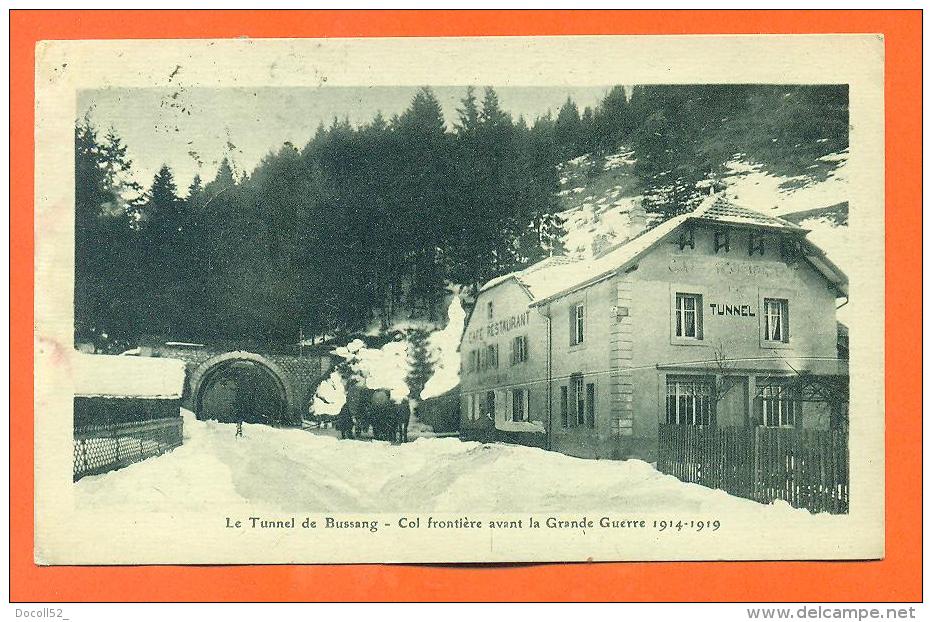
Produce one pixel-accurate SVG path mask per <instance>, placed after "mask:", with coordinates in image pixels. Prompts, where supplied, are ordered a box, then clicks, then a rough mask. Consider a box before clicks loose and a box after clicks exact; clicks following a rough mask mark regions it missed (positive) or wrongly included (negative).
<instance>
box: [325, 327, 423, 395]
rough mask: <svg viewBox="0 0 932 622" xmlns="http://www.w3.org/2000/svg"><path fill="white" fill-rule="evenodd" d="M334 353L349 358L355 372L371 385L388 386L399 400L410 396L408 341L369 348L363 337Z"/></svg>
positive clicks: (369, 386)
mask: <svg viewBox="0 0 932 622" xmlns="http://www.w3.org/2000/svg"><path fill="white" fill-rule="evenodd" d="M333 352H334V354H336V355H337V356H340V357H343V358H344V359H346V362H347V363H348V364H349V366H350V369H352V370H353V374H354V375H355V376H356V377H357V378H359V379H363V380H365V383H366V386H367V387H368V388H370V389H388V390H389V392H390V393H391V397H392V399H393V400H395V401H396V402H397V401H400V400H402V399H404V398H406V397H408V393H409V390H408V382H407V377H408V372H409V370H410V365H409V363H408V342H407V341H390V342H389V343H386V344H385V345H384V346H382V347H381V348H369V347H367V346H366V344H365V342H364V341H362V339H354V340H353V341H351V342H349V343H348V344H346V345H345V346H342V347H339V348H336V349H335V350H334V351H333Z"/></svg>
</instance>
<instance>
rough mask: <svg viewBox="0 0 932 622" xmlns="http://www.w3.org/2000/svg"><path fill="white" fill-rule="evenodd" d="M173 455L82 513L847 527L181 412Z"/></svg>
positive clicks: (482, 455)
mask: <svg viewBox="0 0 932 622" xmlns="http://www.w3.org/2000/svg"><path fill="white" fill-rule="evenodd" d="M183 416H184V418H185V419H184V429H185V435H186V436H185V441H184V444H183V445H182V446H181V447H179V448H177V449H175V450H174V451H172V452H170V453H168V454H166V455H164V456H161V457H158V458H152V459H149V460H145V461H143V462H140V463H137V464H133V465H130V466H128V467H126V468H124V469H120V470H118V471H114V472H111V473H107V474H104V475H97V476H88V477H85V478H83V479H81V480H80V481H79V482H77V483H76V484H75V485H74V490H75V494H76V499H75V501H76V503H77V505H78V506H79V507H85V508H94V509H99V510H113V511H120V512H126V511H130V510H135V509H139V510H143V511H150V512H166V513H180V512H184V511H195V512H199V511H202V510H203V508H204V507H222V508H224V510H225V511H234V510H236V509H237V508H241V509H243V510H244V511H245V510H251V511H259V510H263V511H269V512H272V511H279V512H289V511H294V512H310V511H313V512H371V511H375V512H393V511H405V512H424V511H437V512H473V513H477V512H522V511H529V512H566V513H578V512H593V511H600V512H612V511H616V512H623V513H625V514H626V515H648V514H654V515H661V514H662V515H664V516H667V517H669V516H686V515H702V516H705V517H727V518H728V520H729V521H730V522H737V521H744V520H747V521H759V522H760V524H765V525H767V524H779V525H780V528H781V530H783V533H792V531H787V530H790V529H792V528H793V527H794V526H795V527H796V528H799V529H808V528H811V527H814V526H828V527H832V526H833V525H834V522H833V521H840V520H845V517H839V516H829V515H816V516H813V515H810V514H809V513H808V512H807V511H805V510H797V509H794V508H791V507H790V506H788V505H786V504H785V503H779V504H775V505H771V506H766V505H761V504H758V503H755V502H752V501H748V500H745V499H740V498H737V497H732V496H729V495H727V494H725V493H724V492H722V491H720V490H710V489H708V488H704V487H702V486H698V485H695V484H684V483H682V482H680V481H679V480H677V479H675V478H673V477H671V476H668V475H664V474H662V473H659V472H658V471H656V470H655V469H654V468H653V467H651V466H650V465H649V464H647V463H646V462H642V461H639V460H627V461H613V460H582V459H578V458H571V457H569V456H564V455H562V454H558V453H554V452H547V451H544V450H541V449H535V448H531V447H523V446H511V445H482V444H480V443H474V442H461V441H459V440H458V439H455V438H429V439H426V438H421V439H417V440H416V441H414V442H411V443H405V444H403V445H390V444H388V443H384V442H363V441H338V440H336V439H335V438H332V437H329V436H321V435H315V434H312V433H309V432H306V431H303V430H299V429H281V428H272V427H269V426H264V425H253V424H248V423H246V424H244V425H243V437H242V438H236V425H235V424H223V423H217V422H211V421H198V420H196V419H195V418H194V417H193V415H191V413H189V412H187V411H183Z"/></svg>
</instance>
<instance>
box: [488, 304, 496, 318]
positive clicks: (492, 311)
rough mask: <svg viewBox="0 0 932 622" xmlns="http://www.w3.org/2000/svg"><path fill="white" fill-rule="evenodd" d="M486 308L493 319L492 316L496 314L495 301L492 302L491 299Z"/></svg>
mask: <svg viewBox="0 0 932 622" xmlns="http://www.w3.org/2000/svg"><path fill="white" fill-rule="evenodd" d="M486 309H487V310H488V312H489V319H490V320H491V319H492V316H493V315H495V306H494V305H493V303H492V301H491V300H490V301H489V303H488V304H487V305H486Z"/></svg>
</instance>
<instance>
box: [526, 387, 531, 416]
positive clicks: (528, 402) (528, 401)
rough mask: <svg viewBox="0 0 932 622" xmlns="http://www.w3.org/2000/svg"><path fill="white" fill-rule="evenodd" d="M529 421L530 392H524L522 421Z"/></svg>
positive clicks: (527, 390) (528, 390)
mask: <svg viewBox="0 0 932 622" xmlns="http://www.w3.org/2000/svg"><path fill="white" fill-rule="evenodd" d="M530 419H531V390H530V389H525V390H524V420H525V421H530Z"/></svg>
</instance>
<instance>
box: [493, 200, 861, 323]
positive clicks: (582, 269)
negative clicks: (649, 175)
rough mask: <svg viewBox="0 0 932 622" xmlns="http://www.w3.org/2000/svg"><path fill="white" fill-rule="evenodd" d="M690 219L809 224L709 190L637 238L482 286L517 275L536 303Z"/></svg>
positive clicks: (639, 251)
mask: <svg viewBox="0 0 932 622" xmlns="http://www.w3.org/2000/svg"><path fill="white" fill-rule="evenodd" d="M687 220H702V221H714V222H722V223H728V224H738V225H749V226H755V227H766V228H769V229H784V230H787V231H792V232H796V233H801V234H805V233H806V230H805V229H803V228H802V227H800V226H798V225H796V224H794V223H792V222H790V221H788V220H784V219H782V218H777V217H775V216H768V215H766V214H761V213H760V212H757V211H755V210H752V209H749V208H747V207H744V206H741V205H736V204H734V203H733V202H730V201H728V200H727V199H726V198H725V197H724V196H722V195H710V196H709V197H708V198H707V199H706V200H705V201H703V202H702V203H701V204H700V205H699V207H698V208H696V210H694V211H692V212H689V213H686V214H680V215H679V216H675V217H673V218H671V219H669V220H667V221H664V222H663V223H661V224H659V225H657V226H656V227H653V228H651V229H647V230H646V231H644V232H642V233H641V234H639V235H637V236H635V237H633V238H630V239H628V240H626V241H624V242H622V243H620V244H617V245H615V246H612V247H609V248H608V249H607V250H606V251H605V252H603V253H602V254H601V255H599V256H597V257H595V258H592V259H588V260H579V261H573V260H571V259H568V258H565V257H551V258H548V259H545V260H544V261H542V262H539V263H537V264H534V265H533V266H529V267H528V268H525V269H524V270H521V271H518V272H512V273H510V274H506V275H504V276H500V277H497V278H495V279H492V280H491V281H489V282H488V283H486V284H485V285H484V286H483V287H482V288H481V289H480V290H479V291H480V292H482V291H485V290H487V289H489V288H491V287H493V286H495V285H497V284H499V283H501V282H503V281H506V280H508V279H510V278H513V279H515V280H516V281H518V282H519V283H520V284H521V285H523V286H524V288H525V290H527V292H528V295H529V296H530V297H531V299H532V300H533V303H532V304H534V305H539V304H541V303H543V302H546V301H549V300H551V299H553V298H556V297H558V296H559V295H562V294H568V293H570V292H572V291H575V290H577V289H580V288H582V287H585V286H587V285H591V284H592V283H596V282H598V281H600V280H602V279H604V278H607V277H609V276H611V275H612V274H614V273H615V272H616V271H617V270H618V269H620V268H621V267H622V266H624V265H625V264H627V263H630V262H632V261H634V260H636V259H637V258H638V257H640V256H641V255H643V254H644V253H645V252H647V251H648V250H649V249H650V248H651V247H653V246H654V245H655V244H657V243H658V242H660V241H661V240H662V239H663V238H665V237H666V236H667V235H669V234H670V233H672V232H673V231H674V230H676V229H677V228H678V227H679V226H680V225H682V224H683V223H685V222H686V221H687ZM810 247H811V249H812V251H813V252H812V254H807V255H806V258H807V260H809V261H810V262H812V263H813V265H814V266H815V267H816V269H817V270H819V272H821V273H822V274H823V275H824V276H825V277H826V278H827V279H829V280H830V281H831V282H833V283H835V284H836V285H838V286H839V289H840V290H841V291H842V292H843V293H844V292H846V291H847V289H846V286H847V277H846V276H845V275H844V273H843V272H841V270H839V269H838V267H837V266H835V265H834V264H832V263H831V262H830V261H828V260H827V258H826V257H825V253H824V252H823V251H821V250H820V249H819V248H818V247H817V246H815V245H814V244H812V243H808V244H807V248H810Z"/></svg>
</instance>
